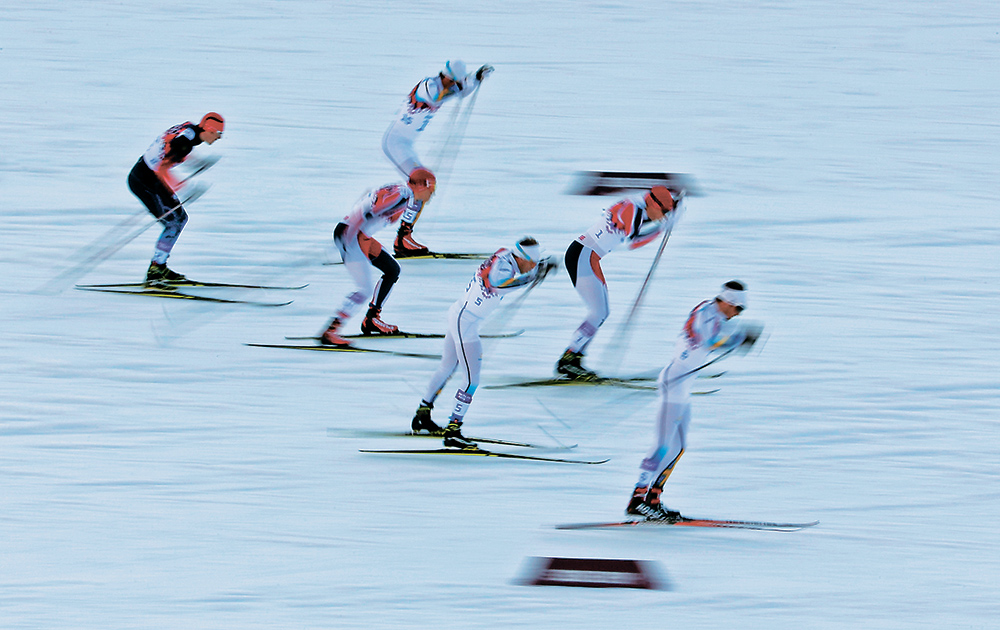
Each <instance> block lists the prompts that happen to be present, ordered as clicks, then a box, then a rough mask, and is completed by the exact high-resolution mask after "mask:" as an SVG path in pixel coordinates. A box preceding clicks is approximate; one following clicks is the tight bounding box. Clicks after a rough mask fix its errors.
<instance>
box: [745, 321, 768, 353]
mask: <svg viewBox="0 0 1000 630" xmlns="http://www.w3.org/2000/svg"><path fill="white" fill-rule="evenodd" d="M763 332H764V326H763V325H761V324H757V323H753V324H747V325H746V327H745V328H744V329H743V342H742V343H741V344H740V346H742V347H743V348H744V349H745V350H749V349H750V348H752V347H753V345H754V344H755V343H757V340H758V339H760V335H761V333H763Z"/></svg>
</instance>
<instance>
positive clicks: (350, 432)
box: [326, 427, 574, 450]
mask: <svg viewBox="0 0 1000 630" xmlns="http://www.w3.org/2000/svg"><path fill="white" fill-rule="evenodd" d="M326 434H327V435H328V436H330V437H348V438H434V439H435V440H440V439H441V438H443V437H444V430H442V431H439V432H437V433H414V432H413V431H377V430H375V429H337V428H334V427H329V428H327V430H326ZM466 437H467V439H470V440H472V441H473V442H479V443H481V444H496V445H498V446H518V447H521V448H534V449H544V450H569V449H571V448H574V447H572V446H569V447H566V446H544V445H541V444H531V443H529V442H517V441H514V440H501V439H498V438H483V437H471V436H466Z"/></svg>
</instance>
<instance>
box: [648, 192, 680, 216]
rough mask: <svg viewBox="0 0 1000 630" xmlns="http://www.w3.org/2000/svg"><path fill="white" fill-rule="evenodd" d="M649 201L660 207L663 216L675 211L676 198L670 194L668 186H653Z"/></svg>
mask: <svg viewBox="0 0 1000 630" xmlns="http://www.w3.org/2000/svg"><path fill="white" fill-rule="evenodd" d="M649 199H650V200H651V201H652V202H653V203H655V204H656V205H658V206H660V208H661V209H662V210H663V214H666V213H668V212H670V211H671V210H673V209H674V196H673V195H671V194H670V189H668V188H667V187H666V186H653V187H652V188H651V189H650V190H649Z"/></svg>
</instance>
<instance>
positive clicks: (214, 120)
mask: <svg viewBox="0 0 1000 630" xmlns="http://www.w3.org/2000/svg"><path fill="white" fill-rule="evenodd" d="M198 126H199V127H201V128H202V129H204V130H205V131H217V132H218V133H219V135H221V134H222V130H223V129H225V127H226V121H225V119H224V118H223V117H222V114H216V113H215V112H208V113H207V114H205V115H204V116H202V117H201V122H200V123H198Z"/></svg>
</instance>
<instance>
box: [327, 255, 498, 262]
mask: <svg viewBox="0 0 1000 630" xmlns="http://www.w3.org/2000/svg"><path fill="white" fill-rule="evenodd" d="M492 255H493V254H471V253H460V252H427V253H426V254H418V255H416V256H401V257H396V260H397V261H400V260H442V259H444V260H485V259H487V258H489V257H490V256H492ZM323 264H324V265H343V264H344V262H343V261H341V260H337V261H330V262H325V263H323Z"/></svg>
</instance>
